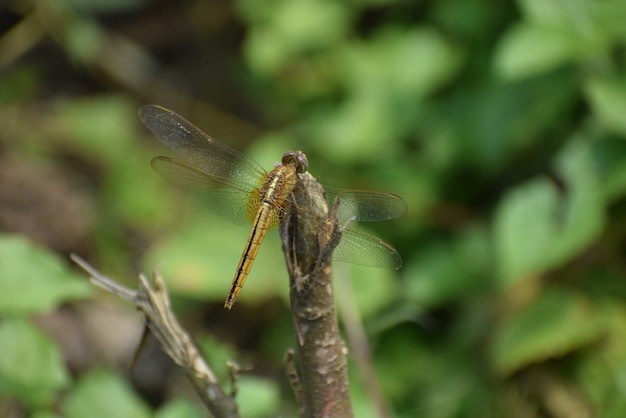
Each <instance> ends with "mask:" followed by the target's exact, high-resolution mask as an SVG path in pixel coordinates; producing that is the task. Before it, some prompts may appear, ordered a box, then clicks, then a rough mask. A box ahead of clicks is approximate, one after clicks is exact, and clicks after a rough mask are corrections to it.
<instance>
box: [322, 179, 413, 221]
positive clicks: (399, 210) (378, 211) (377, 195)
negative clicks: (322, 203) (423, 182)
mask: <svg viewBox="0 0 626 418" xmlns="http://www.w3.org/2000/svg"><path fill="white" fill-rule="evenodd" d="M323 187H324V190H325V191H326V194H327V197H328V205H329V208H331V207H332V206H333V205H334V204H335V199H336V198H337V197H338V198H339V202H338V203H339V209H338V210H337V216H338V217H339V221H340V222H342V223H345V222H350V221H357V222H376V221H386V220H389V219H395V218H398V217H400V216H402V215H404V214H405V213H406V211H407V205H406V202H405V201H404V199H402V198H401V197H400V196H398V195H395V194H392V193H382V192H374V191H369V190H351V189H338V188H336V187H332V186H327V185H323Z"/></svg>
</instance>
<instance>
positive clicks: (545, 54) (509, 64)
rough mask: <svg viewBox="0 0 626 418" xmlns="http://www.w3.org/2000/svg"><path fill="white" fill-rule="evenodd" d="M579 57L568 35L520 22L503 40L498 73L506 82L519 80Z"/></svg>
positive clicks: (498, 52) (499, 50)
mask: <svg viewBox="0 0 626 418" xmlns="http://www.w3.org/2000/svg"><path fill="white" fill-rule="evenodd" d="M576 56H577V52H576V49H575V48H574V47H573V46H572V40H571V39H570V38H569V37H568V35H567V34H566V33H563V32H561V31H558V30H555V29H553V28H549V27H544V26H538V25H535V24H532V23H520V24H518V25H517V26H514V27H513V28H512V29H510V30H509V31H508V32H507V33H506V34H505V35H504V36H503V38H502V39H501V41H500V45H499V46H498V48H497V51H496V55H495V70H496V72H497V74H498V75H499V76H500V77H502V78H503V79H505V80H509V81H512V80H519V79H522V78H526V77H531V76H535V75H539V74H541V73H544V72H548V71H551V70H554V69H556V68H557V67H559V66H561V65H563V64H565V63H567V62H569V61H571V60H572V59H573V58H574V57H576Z"/></svg>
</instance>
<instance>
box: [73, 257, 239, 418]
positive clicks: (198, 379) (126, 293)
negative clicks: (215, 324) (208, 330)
mask: <svg viewBox="0 0 626 418" xmlns="http://www.w3.org/2000/svg"><path fill="white" fill-rule="evenodd" d="M70 258H71V259H72V260H73V261H74V262H75V263H76V264H78V265H79V266H81V267H82V268H83V269H84V270H85V271H86V272H88V273H89V274H90V275H91V278H90V281H91V283H93V284H94V285H95V286H98V287H100V288H102V289H104V290H107V291H109V292H111V293H113V294H114V295H117V296H119V297H120V298H122V299H124V300H125V301H127V302H129V303H131V304H133V305H134V306H136V307H137V309H139V310H141V311H142V312H143V313H144V314H145V315H146V324H147V326H148V328H149V329H150V331H151V333H152V335H154V336H155V337H156V339H157V340H158V341H159V343H160V344H161V347H162V348H163V351H165V353H166V354H167V355H168V356H169V357H170V358H171V359H172V360H174V362H175V363H176V364H178V365H179V366H180V367H182V368H183V370H184V371H185V373H186V374H187V377H188V378H189V380H191V382H192V384H193V386H194V387H195V389H196V391H197V393H198V395H199V396H200V398H201V399H202V402H203V403H204V404H205V405H206V407H207V409H208V410H209V411H210V412H211V414H213V416H214V417H216V418H238V417H239V413H238V412H237V404H236V403H235V400H234V399H233V398H232V397H230V396H228V395H227V394H226V393H224V391H223V390H222V388H221V387H220V385H219V383H218V381H217V378H216V377H215V373H213V371H212V370H211V369H210V368H209V366H208V365H207V364H206V362H205V361H204V358H203V357H202V355H201V353H200V351H199V350H198V348H197V347H196V346H195V344H194V343H193V342H192V340H191V338H190V337H189V335H187V333H186V332H185V331H184V330H183V329H182V327H181V326H180V324H179V323H178V321H177V320H176V318H175V317H174V314H173V313H172V311H171V307H170V301H169V295H168V293H167V290H166V289H165V283H164V282H163V279H162V277H161V276H160V275H159V273H158V272H157V271H153V272H152V275H153V278H154V283H155V287H154V288H153V287H152V286H151V284H150V282H149V281H148V278H147V277H146V276H144V275H143V274H140V275H139V290H137V291H135V290H131V289H128V288H127V287H124V286H122V285H120V284H118V283H116V282H114V281H113V280H111V279H109V278H108V277H105V276H104V275H102V274H100V273H99V272H98V271H97V270H96V269H94V268H93V267H92V266H91V265H89V264H88V263H87V262H86V261H85V260H83V259H82V258H80V257H79V256H77V255H76V254H71V255H70Z"/></svg>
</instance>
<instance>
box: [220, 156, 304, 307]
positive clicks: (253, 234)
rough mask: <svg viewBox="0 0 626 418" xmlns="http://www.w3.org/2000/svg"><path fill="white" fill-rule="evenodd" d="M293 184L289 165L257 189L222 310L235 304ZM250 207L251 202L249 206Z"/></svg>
mask: <svg viewBox="0 0 626 418" xmlns="http://www.w3.org/2000/svg"><path fill="white" fill-rule="evenodd" d="M295 184H296V170H295V168H294V167H293V166H291V165H287V166H279V167H277V168H275V169H274V170H272V171H271V172H270V173H269V174H268V175H267V178H266V180H265V182H264V183H263V185H262V186H261V189H260V191H259V195H258V197H256V198H257V199H258V200H257V202H258V203H260V204H258V210H257V214H256V217H255V219H254V222H253V225H252V230H251V231H250V236H249V237H248V242H247V243H246V246H245V248H244V250H243V253H242V254H241V258H240V260H239V265H238V266H237V270H236V271H235V277H234V278H233V283H232V285H231V288H230V292H229V294H228V297H227V298H226V302H225V303H224V307H225V308H227V309H230V308H231V307H232V306H233V304H234V303H235V299H237V296H238V295H239V292H240V291H241V288H242V287H243V285H244V283H245V282H246V278H247V277H248V274H249V273H250V269H251V268H252V263H253V262H254V260H255V259H256V255H257V254H258V252H259V249H260V248H261V243H262V242H263V238H264V237H265V233H266V232H267V230H268V229H269V228H272V227H275V226H277V225H278V222H279V220H280V216H281V212H282V210H283V205H284V202H285V199H286V197H287V195H288V194H289V193H291V191H292V190H293V188H294V186H295ZM250 204H254V203H250Z"/></svg>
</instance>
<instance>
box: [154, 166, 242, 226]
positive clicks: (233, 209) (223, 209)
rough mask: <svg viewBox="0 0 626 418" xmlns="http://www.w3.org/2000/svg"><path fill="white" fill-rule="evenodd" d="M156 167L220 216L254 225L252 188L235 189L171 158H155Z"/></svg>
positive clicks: (236, 187) (237, 187)
mask: <svg viewBox="0 0 626 418" xmlns="http://www.w3.org/2000/svg"><path fill="white" fill-rule="evenodd" d="M152 168H153V169H154V171H156V172H157V173H159V174H160V175H162V176H163V177H165V178H167V179H168V180H169V181H170V182H172V183H174V184H175V185H176V186H178V187H179V188H181V189H183V190H184V191H186V192H187V193H189V194H190V195H192V196H193V197H195V198H196V199H198V200H199V201H200V203H202V204H203V205H204V206H206V207H207V208H208V209H210V210H211V211H212V212H214V213H216V214H217V215H219V216H220V217H222V218H224V219H226V220H228V221H231V222H234V223H236V224H239V225H249V224H250V220H249V219H250V216H251V215H250V214H248V213H246V211H247V209H248V199H249V197H250V192H251V190H250V189H249V188H248V187H239V186H235V185H234V184H232V183H230V182H227V181H225V180H224V179H223V178H220V177H215V176H211V175H208V174H207V173H206V172H204V171H202V170H199V169H197V168H195V167H193V166H191V165H189V164H187V163H184V162H181V161H177V160H174V159H172V158H169V157H156V158H153V159H152Z"/></svg>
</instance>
